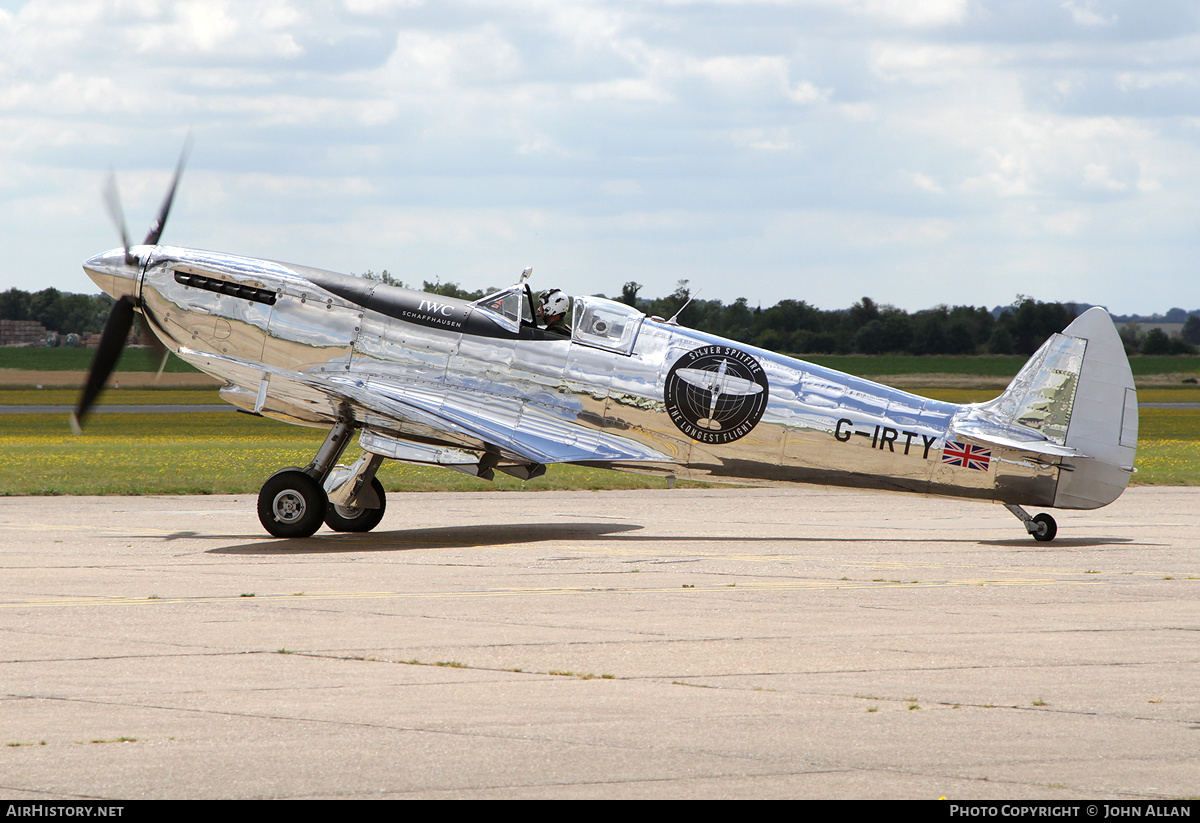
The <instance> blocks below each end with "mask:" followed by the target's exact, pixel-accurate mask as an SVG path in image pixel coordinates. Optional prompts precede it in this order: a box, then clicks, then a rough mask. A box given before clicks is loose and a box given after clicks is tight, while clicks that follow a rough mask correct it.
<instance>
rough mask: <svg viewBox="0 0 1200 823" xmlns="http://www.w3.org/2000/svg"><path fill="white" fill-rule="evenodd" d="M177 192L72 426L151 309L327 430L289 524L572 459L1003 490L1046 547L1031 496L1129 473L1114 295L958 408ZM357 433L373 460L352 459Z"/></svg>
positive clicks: (242, 390) (123, 295)
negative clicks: (455, 294)
mask: <svg viewBox="0 0 1200 823" xmlns="http://www.w3.org/2000/svg"><path fill="white" fill-rule="evenodd" d="M177 177H178V172H177ZM173 189H174V183H172V191H173ZM113 199H114V200H115V197H114V198H113ZM170 199H171V198H170V196H168V198H167V200H166V201H165V202H164V205H163V210H162V212H161V213H160V216H159V217H160V219H159V220H157V221H156V226H155V228H154V229H153V230H152V232H151V235H150V236H149V237H148V238H147V241H146V242H145V243H144V244H142V245H139V246H134V247H132V248H130V247H127V246H126V247H122V248H119V249H114V250H113V251H110V252H106V253H104V254H100V255H97V256H96V257H93V258H91V259H90V260H88V261H87V262H86V263H84V270H85V271H86V272H87V274H88V275H89V276H90V277H91V278H92V280H93V281H95V283H96V284H97V285H98V286H99V287H100V288H102V289H103V290H104V291H105V292H107V293H108V294H110V295H112V296H113V297H114V298H116V299H117V300H118V303H117V307H116V308H115V309H114V316H113V319H112V320H111V321H110V324H109V325H110V326H111V327H112V331H111V332H110V331H108V330H106V332H105V335H104V338H105V339H104V341H103V342H102V345H101V350H100V353H98V355H97V363H96V366H95V367H94V368H93V374H92V377H91V380H90V381H89V388H88V389H87V391H85V395H84V398H83V400H81V402H80V407H79V409H78V410H77V412H76V415H75V419H76V421H77V423H81V422H82V420H83V417H84V416H85V415H86V413H87V409H88V407H89V406H90V405H91V403H92V402H93V401H94V399H95V393H96V392H98V391H99V387H100V386H102V385H103V382H104V379H105V378H106V377H107V375H108V373H109V371H111V367H112V366H111V363H112V362H115V354H113V353H112V351H113V350H114V349H115V350H116V351H119V348H120V344H121V341H123V339H124V336H125V334H127V333H128V329H129V323H131V322H132V316H133V314H134V313H135V312H139V313H141V314H142V315H143V317H144V318H145V322H146V325H148V326H149V328H150V329H152V330H153V332H154V334H155V335H156V336H157V337H158V338H159V339H160V340H161V341H162V342H163V344H164V345H165V346H166V347H167V348H168V349H169V350H171V351H173V352H175V353H176V354H178V355H179V356H180V357H181V358H183V359H184V360H186V361H187V362H189V363H191V364H192V365H194V366H196V367H197V368H198V369H200V370H201V371H203V372H206V373H208V374H211V375H213V376H215V377H217V378H219V379H221V380H223V381H224V382H225V385H224V387H223V388H222V389H221V396H222V397H223V398H224V399H226V400H227V401H229V402H230V403H232V404H234V405H235V406H238V407H239V408H241V409H243V410H245V411H247V412H251V413H253V414H258V415H263V416H266V417H271V418H275V419H278V420H283V421H286V422H288V423H295V424H299V425H304V426H315V427H323V428H328V429H329V435H328V436H327V438H326V440H325V442H324V443H323V445H322V446H321V448H320V449H319V451H318V452H317V454H316V456H315V457H314V459H313V461H312V462H311V463H310V464H309V465H308V466H306V467H303V468H300V467H296V468H285V469H283V470H281V471H279V472H277V473H276V474H275V475H273V476H272V477H271V478H270V479H268V480H267V482H266V483H265V485H264V486H263V489H262V492H261V493H260V495H259V506H258V509H259V516H260V519H261V520H262V523H263V526H264V527H265V528H266V529H267V531H268V532H270V533H271V534H273V535H276V536H279V537H307V536H309V535H311V534H313V533H314V532H315V531H316V530H317V529H318V528H319V527H320V525H321V523H322V522H324V523H326V524H327V525H328V526H330V527H331V528H333V529H335V530H338V531H368V530H370V529H372V528H374V527H375V526H376V525H377V524H378V523H379V521H380V519H381V517H382V516H383V511H384V505H385V500H384V490H383V487H382V486H381V485H380V483H379V481H378V480H377V479H375V472H376V470H377V468H378V467H379V465H380V463H381V462H382V461H383V460H384V459H390V460H401V461H405V462H409V463H417V464H423V465H433V466H443V467H445V468H450V469H455V470H457V471H460V472H465V473H467V474H471V475H474V476H477V477H481V478H485V479H491V478H492V476H493V474H494V472H496V471H501V472H506V473H508V474H511V475H514V476H516V477H519V478H532V477H537V476H539V475H541V474H543V473H544V472H545V471H546V467H547V466H550V465H553V464H556V463H572V464H582V465H590V466H599V467H604V468H609V469H618V470H622V471H633V472H643V473H651V474H657V475H660V476H665V477H669V478H675V477H683V478H692V479H699V480H708V481H717V482H729V483H743V484H745V483H749V484H791V483H818V484H827V485H836V486H849V487H857V488H869V489H881V490H888V491H897V492H914V493H919V494H933V495H943V496H946V497H957V498H972V499H977V500H990V501H994V502H997V503H1001V504H1003V505H1005V506H1007V507H1008V508H1009V510H1010V511H1012V512H1013V513H1014V514H1015V515H1016V516H1017V517H1019V518H1020V519H1021V520H1022V521H1023V522H1024V524H1025V526H1026V529H1027V530H1028V531H1029V533H1030V534H1032V535H1033V536H1034V537H1035V538H1036V539H1038V540H1050V539H1052V538H1053V537H1054V534H1055V531H1056V526H1055V522H1054V519H1053V518H1052V517H1050V515H1048V514H1039V515H1037V516H1030V515H1029V514H1028V513H1027V512H1026V511H1025V509H1024V508H1023V507H1024V506H1039V507H1040V506H1045V507H1055V508H1066V509H1092V508H1098V507H1100V506H1104V505H1106V504H1108V503H1111V502H1112V501H1113V500H1115V499H1116V498H1117V497H1118V496H1119V495H1120V494H1121V492H1122V491H1123V490H1124V488H1125V486H1126V484H1127V482H1128V481H1129V477H1130V475H1131V473H1132V472H1133V462H1134V455H1135V452H1136V448H1137V395H1136V391H1135V389H1134V384H1133V378H1132V374H1131V372H1130V368H1129V363H1128V361H1127V359H1126V357H1125V353H1124V349H1123V347H1122V345H1121V340H1120V338H1119V337H1118V335H1117V333H1116V330H1115V328H1114V327H1113V324H1112V321H1111V319H1110V318H1109V316H1108V314H1107V313H1106V312H1104V311H1103V310H1102V309H1098V308H1094V309H1090V310H1089V311H1087V312H1085V313H1084V314H1083V315H1081V316H1080V317H1078V318H1077V319H1076V320H1075V321H1074V322H1073V323H1071V324H1070V325H1069V326H1068V327H1067V328H1066V329H1064V330H1063V332H1062V333H1061V334H1055V335H1053V336H1052V337H1051V338H1050V339H1049V340H1047V341H1046V343H1045V344H1044V345H1043V346H1042V347H1041V349H1039V350H1038V352H1037V353H1036V354H1035V355H1034V356H1033V357H1032V358H1031V359H1030V360H1029V362H1028V363H1027V364H1026V365H1025V367H1024V368H1023V369H1022V370H1021V372H1020V373H1019V374H1018V375H1017V377H1016V378H1015V379H1014V380H1013V381H1012V384H1011V385H1010V386H1009V387H1008V389H1007V390H1006V391H1005V392H1004V393H1003V394H1001V395H1000V396H999V397H998V398H996V399H995V400H992V401H989V402H987V403H977V404H966V405H958V404H954V403H946V402H942V401H938V400H931V399H927V398H924V397H919V396H917V395H914V394H910V393H908V392H904V391H899V390H896V389H892V388H888V387H886V386H881V385H879V384H876V383H872V382H870V381H867V380H864V379H860V378H857V377H853V376H851V375H847V374H842V373H840V372H836V371H833V370H830V369H825V368H821V367H819V366H815V365H812V364H809V363H805V362H803V361H800V360H796V359H793V358H790V357H785V356H782V355H779V354H775V353H772V352H769V351H765V350H762V349H757V348H753V347H750V346H746V345H743V344H741V343H736V342H733V341H730V340H724V339H721V338H718V337H714V336H712V335H708V334H705V333H703V332H701V331H696V330H693V329H688V328H684V327H681V326H679V325H676V324H674V323H671V322H667V321H662V320H659V319H657V318H649V317H646V316H644V315H643V314H642V313H640V312H638V311H637V310H635V309H633V308H632V307H630V306H627V305H624V304H622V303H616V302H613V301H610V300H605V299H602V298H598V297H588V296H579V297H575V298H574V299H573V300H572V316H571V318H570V325H571V336H570V337H569V338H565V337H561V336H558V335H553V334H548V333H547V332H546V331H545V330H544V329H542V328H540V327H539V326H538V324H537V323H536V321H535V319H534V318H535V307H534V295H533V293H532V292H531V291H530V288H529V286H528V285H527V284H525V283H524V281H523V279H522V282H520V283H519V284H517V285H514V286H512V287H511V288H509V289H506V290H503V291H501V292H498V293H496V294H493V295H490V296H488V297H486V298H484V299H482V300H478V301H476V302H473V303H469V302H465V301H462V300H456V299H454V298H449V297H442V296H440V295H433V294H425V293H421V292H417V291H410V290H408V289H404V288H398V287H394V286H390V285H385V284H383V283H378V282H374V281H369V280H363V279H361V278H357V277H353V276H349V275H344V274H337V273H334V272H329V271H322V270H319V269H314V268H309V267H306V266H299V265H292V264H286V263H277V262H271V261H266V260H257V259H251V258H245V257H237V256H233V255H229V254H219V253H215V252H207V251H198V250H194V249H185V248H176V247H172V246H165V245H160V244H159V243H158V235H159V233H161V230H162V224H163V223H164V222H165V219H166V212H167V211H168V210H169V207H170ZM115 211H116V212H117V214H119V210H115ZM118 219H119V218H118ZM120 222H121V226H122V232H123V231H124V229H123V221H120ZM110 361H111V362H110ZM355 432H357V433H358V442H359V445H360V446H361V447H362V450H363V454H362V457H361V458H359V459H358V460H357V461H356V462H355V463H354V464H353V465H351V466H348V467H347V466H339V465H338V459H339V457H340V456H341V454H342V452H343V450H344V449H345V447H346V446H347V445H348V443H349V442H350V440H351V439H352V438H353V435H354V433H355Z"/></svg>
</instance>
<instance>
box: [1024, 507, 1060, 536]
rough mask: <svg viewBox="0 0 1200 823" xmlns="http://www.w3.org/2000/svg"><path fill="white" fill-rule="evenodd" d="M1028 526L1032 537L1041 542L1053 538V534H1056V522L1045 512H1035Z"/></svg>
mask: <svg viewBox="0 0 1200 823" xmlns="http://www.w3.org/2000/svg"><path fill="white" fill-rule="evenodd" d="M1028 528H1029V533H1030V534H1032V535H1033V539H1034V540H1038V541H1040V542H1042V543H1047V542H1049V541H1051V540H1053V539H1054V535H1056V534H1058V524H1057V523H1055V522H1054V518H1053V517H1051V516H1050V515H1048V514H1046V513H1045V512H1043V513H1042V514H1035V515H1034V516H1033V521H1032V522H1031V523H1030V524H1029V527H1028Z"/></svg>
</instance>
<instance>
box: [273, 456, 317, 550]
mask: <svg viewBox="0 0 1200 823" xmlns="http://www.w3.org/2000/svg"><path fill="white" fill-rule="evenodd" d="M328 505H329V499H328V498H327V497H326V496H325V490H324V489H322V488H321V484H320V483H318V482H317V481H316V480H313V479H312V478H311V477H309V476H308V475H307V474H305V473H304V472H302V471H301V470H300V469H283V470H282V471H277V472H275V474H273V475H271V477H270V478H268V479H267V482H266V483H263V487H262V491H260V492H259V493H258V519H259V522H261V523H262V524H263V528H264V529H266V530H267V531H268V532H270V533H271V534H273V535H275V536H276V537H311V536H312V535H313V533H314V532H316V530H317V529H319V528H321V521H322V519H323V518H324V516H325V509H326V508H327V507H328Z"/></svg>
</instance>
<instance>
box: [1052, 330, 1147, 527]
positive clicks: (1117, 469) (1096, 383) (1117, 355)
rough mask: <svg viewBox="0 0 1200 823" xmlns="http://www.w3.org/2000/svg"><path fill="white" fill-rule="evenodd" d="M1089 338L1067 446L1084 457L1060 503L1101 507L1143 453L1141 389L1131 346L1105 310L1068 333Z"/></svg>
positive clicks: (1064, 476)
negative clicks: (1127, 349)
mask: <svg viewBox="0 0 1200 823" xmlns="http://www.w3.org/2000/svg"><path fill="white" fill-rule="evenodd" d="M1063 336H1066V337H1072V338H1075V339H1077V340H1083V341H1084V343H1085V349H1084V354H1083V364H1082V368H1081V369H1080V372H1079V386H1078V388H1077V389H1076V390H1075V402H1074V404H1073V407H1072V410H1071V413H1070V423H1069V425H1068V427H1067V432H1066V445H1067V446H1070V447H1072V448H1074V449H1076V450H1077V451H1078V452H1080V454H1081V455H1082V456H1083V458H1082V459H1079V460H1075V461H1073V462H1074V464H1075V471H1073V472H1062V473H1061V475H1060V477H1059V481H1058V490H1057V492H1056V493H1055V495H1054V505H1055V506H1056V507H1058V508H1062V509H1095V508H1099V507H1100V506H1105V505H1108V504H1109V503H1111V502H1112V501H1114V500H1116V499H1117V498H1118V497H1120V495H1121V492H1123V491H1124V490H1125V486H1126V485H1127V484H1128V483H1129V478H1130V476H1131V475H1132V474H1133V459H1134V457H1135V456H1136V455H1137V434H1138V406H1137V389H1136V388H1134V385H1133V372H1132V371H1131V370H1130V368H1129V359H1128V358H1127V357H1126V356H1125V347H1124V345H1122V343H1121V338H1120V336H1119V335H1118V334H1117V329H1116V327H1115V326H1113V322H1112V318H1110V317H1109V316H1108V312H1106V311H1104V310H1103V309H1099V308H1095V309H1088V310H1087V311H1086V312H1084V313H1083V314H1081V315H1080V316H1079V317H1077V318H1075V322H1073V323H1071V325H1069V326H1067V328H1066V329H1064V330H1063Z"/></svg>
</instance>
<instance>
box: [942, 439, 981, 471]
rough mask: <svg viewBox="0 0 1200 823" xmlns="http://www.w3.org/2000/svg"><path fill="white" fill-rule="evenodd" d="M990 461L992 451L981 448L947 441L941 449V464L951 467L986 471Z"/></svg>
mask: <svg viewBox="0 0 1200 823" xmlns="http://www.w3.org/2000/svg"><path fill="white" fill-rule="evenodd" d="M991 459H992V450H991V449H985V448H984V447H983V446H971V445H967V444H963V443H955V442H954V441H953V440H947V441H946V447H945V448H944V449H942V462H943V463H947V464H949V465H951V466H960V467H965V468H968V469H975V470H976V471H987V467H988V463H989V462H990V461H991Z"/></svg>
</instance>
